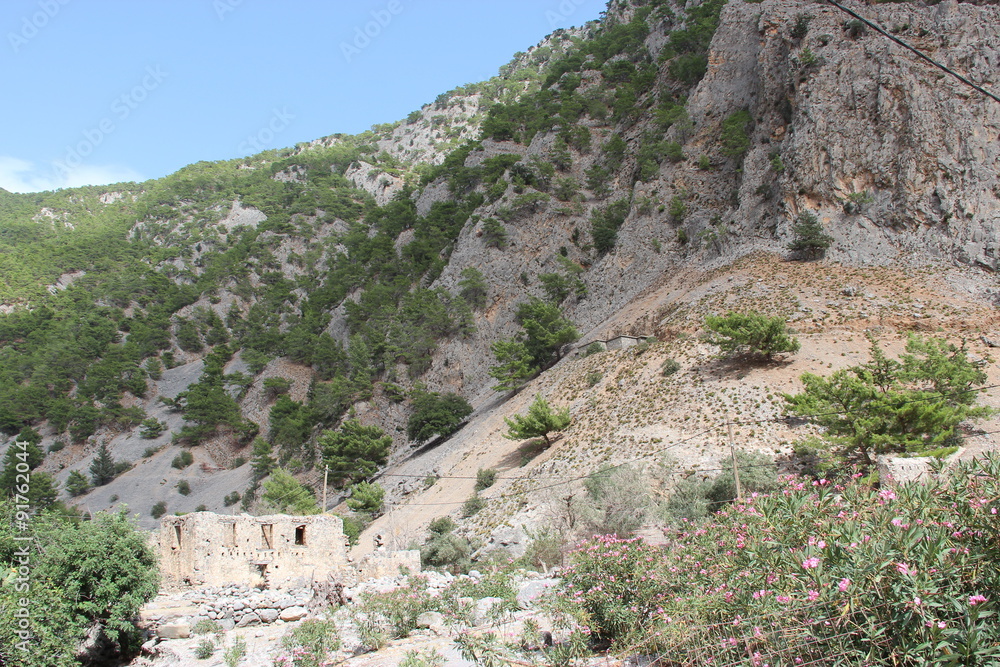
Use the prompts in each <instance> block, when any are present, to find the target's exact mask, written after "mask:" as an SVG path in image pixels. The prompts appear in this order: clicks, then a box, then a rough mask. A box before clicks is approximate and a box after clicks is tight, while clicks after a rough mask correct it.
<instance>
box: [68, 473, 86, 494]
mask: <svg viewBox="0 0 1000 667" xmlns="http://www.w3.org/2000/svg"><path fill="white" fill-rule="evenodd" d="M87 491H90V484H89V483H88V482H87V478H86V476H85V475H84V474H83V473H82V472H80V471H79V470H74V471H72V472H71V473H70V474H69V478H67V480H66V493H68V494H69V495H71V496H72V497H74V498H76V497H77V496H82V495H83V494H85V493H86V492H87Z"/></svg>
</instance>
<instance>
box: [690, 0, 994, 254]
mask: <svg viewBox="0 0 1000 667" xmlns="http://www.w3.org/2000/svg"><path fill="white" fill-rule="evenodd" d="M863 14H864V15H865V16H866V17H868V18H869V19H870V20H872V21H874V22H875V23H877V24H879V25H881V26H883V27H884V28H886V29H887V30H889V31H890V32H892V33H893V34H895V35H897V36H898V37H899V38H900V39H902V40H904V41H906V42H908V43H910V44H912V45H913V46H915V47H916V48H918V49H920V50H921V51H923V52H924V53H926V54H927V55H929V56H930V57H931V58H933V59H935V60H937V61H938V62H941V63H943V64H944V65H946V66H948V67H950V68H952V69H954V70H956V71H957V72H959V73H961V74H962V75H964V76H966V77H967V78H969V79H971V80H972V81H974V82H976V83H977V84H979V85H981V86H984V87H986V88H987V89H992V90H996V89H997V87H998V80H997V79H998V76H997V72H998V71H1000V70H998V67H997V63H998V62H1000V33H998V32H997V31H996V30H994V29H993V28H992V27H991V26H993V27H995V26H996V25H998V24H1000V8H998V7H997V6H995V5H994V6H975V5H970V4H965V3H957V2H944V3H941V4H937V5H933V6H929V7H921V6H916V5H912V4H908V3H906V4H883V5H875V6H867V7H864V9H863ZM806 19H808V22H807V26H808V28H807V32H806V34H805V35H803V36H801V38H796V37H793V32H794V29H795V26H796V24H797V23H798V22H799V21H802V20H806ZM851 21H852V19H851V18H850V17H849V16H846V15H845V14H844V13H842V12H840V11H838V10H837V9H836V8H834V7H831V6H827V5H817V4H812V3H788V2H775V1H771V0H768V1H766V2H763V3H761V4H748V3H742V2H732V3H729V4H728V5H727V6H726V8H725V9H724V10H723V14H722V21H721V24H720V26H719V30H718V32H717V33H716V35H715V39H714V40H713V43H712V56H711V66H710V68H709V71H708V74H707V76H706V77H705V79H704V80H703V81H702V83H701V85H700V86H699V87H698V90H697V91H696V92H695V94H694V95H693V96H692V99H691V102H690V104H689V107H688V108H689V111H690V113H691V115H692V117H693V118H695V119H696V122H697V123H698V124H699V126H700V128H701V129H702V132H701V133H700V138H701V140H702V141H708V140H710V136H711V134H710V131H709V128H711V126H712V124H713V122H712V121H713V120H715V121H716V122H717V120H718V119H719V117H720V116H722V115H725V114H726V113H728V112H729V111H730V110H733V109H737V108H740V107H745V108H748V109H749V110H750V112H751V115H752V116H753V118H754V120H755V123H756V127H755V130H754V137H753V138H754V146H753V148H752V149H751V151H750V153H749V154H748V156H747V158H746V168H745V170H744V175H743V178H742V182H741V187H740V206H739V208H738V210H737V214H736V218H737V219H741V221H742V222H743V224H744V226H745V228H746V229H747V231H751V230H762V231H763V230H774V232H775V233H776V234H777V235H778V236H779V237H780V236H781V235H782V234H783V233H787V232H786V230H787V226H786V224H787V221H788V220H789V219H790V218H791V217H792V216H794V215H795V214H797V213H798V212H799V211H802V210H814V211H818V212H819V213H820V215H821V217H822V219H823V220H824V222H825V223H826V224H827V225H828V228H829V231H830V232H831V233H832V234H833V235H834V236H835V237H836V238H837V240H838V243H837V245H836V246H835V247H834V248H833V251H832V256H834V257H837V258H843V259H844V260H847V261H853V262H861V263H872V262H874V263H881V262H885V261H888V260H889V259H894V258H897V257H905V256H907V255H909V254H910V253H914V252H916V253H918V254H924V253H930V254H933V255H938V256H941V257H945V258H950V259H954V260H955V261H958V262H962V263H972V262H976V263H979V264H982V265H983V266H986V267H989V268H991V269H995V267H996V252H997V247H996V243H997V236H996V228H997V223H998V222H1000V199H998V197H1000V182H998V180H997V167H998V165H1000V142H998V138H1000V104H997V103H996V102H994V101H992V100H990V99H988V98H986V97H985V96H983V95H981V94H980V93H978V92H976V91H974V90H972V89H970V88H969V87H967V86H965V85H963V84H961V83H960V82H958V81H956V80H955V79H954V78H952V77H949V76H946V75H945V74H944V73H943V72H941V71H940V70H938V69H935V68H933V67H931V66H930V65H928V64H926V63H924V62H922V61H920V60H918V59H917V57H916V56H914V55H913V54H912V53H910V52H908V51H906V50H904V49H903V48H902V47H901V46H899V45H897V44H894V43H892V42H891V41H889V40H888V39H887V38H885V37H884V36H882V35H878V34H876V33H875V32H873V31H871V30H868V29H865V28H864V27H862V26H858V25H856V23H857V22H856V21H855V22H854V24H852V23H851ZM696 141H697V139H696ZM775 154H776V155H778V156H779V157H780V160H781V162H782V163H783V164H784V167H785V169H784V171H783V172H781V173H780V174H775V173H774V170H773V169H772V168H771V165H770V156H772V155H775ZM761 188H764V189H771V188H773V189H774V190H776V192H774V193H773V194H772V198H771V200H770V202H767V203H765V202H763V201H762V197H761V196H760V195H756V196H755V194H756V193H757V191H758V189H761ZM852 198H853V201H852ZM868 199H870V202H867V203H863V204H859V203H858V202H859V201H861V202H864V201H865V200H868ZM776 218H777V219H776Z"/></svg>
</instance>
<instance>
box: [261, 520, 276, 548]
mask: <svg viewBox="0 0 1000 667" xmlns="http://www.w3.org/2000/svg"><path fill="white" fill-rule="evenodd" d="M260 541H261V547H262V548H264V549H273V548H274V524H270V523H262V524H260Z"/></svg>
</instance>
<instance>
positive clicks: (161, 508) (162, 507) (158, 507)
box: [149, 500, 167, 519]
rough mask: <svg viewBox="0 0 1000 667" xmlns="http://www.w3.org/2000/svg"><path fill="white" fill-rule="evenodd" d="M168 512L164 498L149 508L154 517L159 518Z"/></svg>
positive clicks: (150, 514)
mask: <svg viewBox="0 0 1000 667" xmlns="http://www.w3.org/2000/svg"><path fill="white" fill-rule="evenodd" d="M166 513H167V503H165V502H164V501H162V500H160V501H158V502H156V503H154V504H153V506H152V507H151V508H150V510H149V516H151V517H153V518H154V519H159V518H160V517H161V516H163V515H164V514H166Z"/></svg>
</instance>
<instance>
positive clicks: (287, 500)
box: [260, 468, 320, 515]
mask: <svg viewBox="0 0 1000 667" xmlns="http://www.w3.org/2000/svg"><path fill="white" fill-rule="evenodd" d="M263 486H264V493H262V494H261V497H260V499H261V501H262V502H263V503H264V505H265V506H266V507H267V509H268V510H272V511H275V512H280V513H282V514H284V513H290V514H299V515H301V514H319V511H320V509H319V505H317V504H316V497H315V496H314V495H313V492H312V491H311V490H310V489H308V488H306V487H304V486H302V484H301V483H300V482H299V481H298V480H297V479H295V478H294V477H293V476H292V475H291V473H288V472H285V471H284V470H282V469H281V468H277V469H276V470H274V471H273V472H272V473H271V478H270V479H269V480H267V481H266V482H264V485H263Z"/></svg>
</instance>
